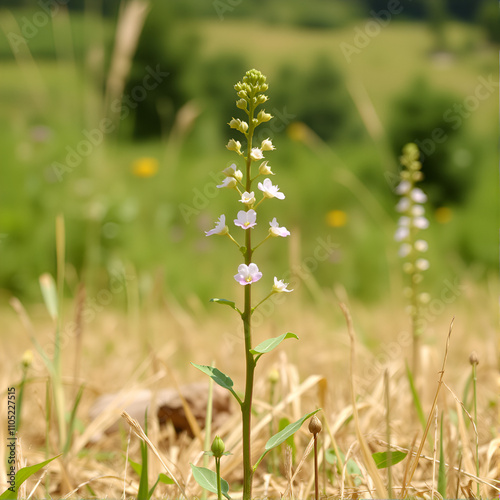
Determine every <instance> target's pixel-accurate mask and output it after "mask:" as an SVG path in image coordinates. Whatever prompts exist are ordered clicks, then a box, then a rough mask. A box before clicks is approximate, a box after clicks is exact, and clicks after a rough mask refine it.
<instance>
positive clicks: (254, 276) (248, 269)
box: [234, 264, 262, 285]
mask: <svg viewBox="0 0 500 500" xmlns="http://www.w3.org/2000/svg"><path fill="white" fill-rule="evenodd" d="M260 278H262V273H261V272H260V271H259V268H258V267H257V264H249V265H248V266H247V265H246V264H240V265H239V266H238V274H235V275H234V279H235V280H236V281H237V282H238V283H239V284H240V285H250V284H252V283H255V282H256V281H259V280H260Z"/></svg>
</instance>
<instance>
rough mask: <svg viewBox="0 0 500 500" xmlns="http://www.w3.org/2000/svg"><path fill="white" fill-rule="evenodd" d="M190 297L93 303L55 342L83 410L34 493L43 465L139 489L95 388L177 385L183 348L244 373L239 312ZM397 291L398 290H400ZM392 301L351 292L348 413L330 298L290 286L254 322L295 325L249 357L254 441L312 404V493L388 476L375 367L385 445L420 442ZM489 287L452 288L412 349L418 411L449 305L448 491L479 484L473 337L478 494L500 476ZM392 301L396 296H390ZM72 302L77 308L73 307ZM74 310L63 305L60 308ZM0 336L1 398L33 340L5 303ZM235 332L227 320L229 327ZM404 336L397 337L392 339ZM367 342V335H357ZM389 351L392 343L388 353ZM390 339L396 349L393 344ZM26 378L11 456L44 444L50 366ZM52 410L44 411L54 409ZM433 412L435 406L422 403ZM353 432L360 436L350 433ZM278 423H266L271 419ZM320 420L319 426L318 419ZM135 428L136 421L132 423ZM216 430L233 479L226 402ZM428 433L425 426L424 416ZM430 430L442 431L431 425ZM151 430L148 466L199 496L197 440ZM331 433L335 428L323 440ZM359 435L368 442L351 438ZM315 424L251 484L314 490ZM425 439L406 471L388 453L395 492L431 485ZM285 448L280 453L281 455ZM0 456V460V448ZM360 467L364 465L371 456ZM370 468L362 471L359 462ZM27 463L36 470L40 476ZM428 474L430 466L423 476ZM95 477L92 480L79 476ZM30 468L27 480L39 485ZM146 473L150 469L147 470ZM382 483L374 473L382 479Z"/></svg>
mask: <svg viewBox="0 0 500 500" xmlns="http://www.w3.org/2000/svg"><path fill="white" fill-rule="evenodd" d="M189 302H190V304H191V305H192V307H191V308H190V309H189V310H188V309H187V308H181V307H179V306H178V305H176V304H175V302H174V301H173V300H172V299H169V300H165V301H164V303H165V305H164V306H163V307H159V308H157V309H155V310H148V312H146V311H145V312H144V313H143V314H142V315H141V317H140V321H139V322H138V323H137V326H134V322H132V321H130V318H129V317H127V315H126V314H123V313H118V312H116V311H112V310H103V311H102V312H100V313H99V314H98V315H97V317H96V318H95V320H93V321H92V322H90V323H88V324H86V325H85V328H84V329H83V332H82V337H81V339H80V340H79V342H80V341H81V347H79V348H78V350H77V351H75V344H76V341H75V340H69V341H68V342H67V344H66V345H65V347H64V355H65V357H64V362H65V363H64V364H65V366H64V373H65V374H67V378H66V379H65V382H66V393H67V395H68V399H69V400H71V398H72V397H74V394H75V393H76V391H77V388H78V385H79V384H80V383H82V382H84V383H85V392H84V397H83V400H82V404H81V408H80V410H79V417H80V419H81V423H82V428H81V429H80V431H79V432H78V433H77V435H76V436H75V439H74V441H73V446H72V448H71V451H70V452H69V453H68V455H67V456H66V457H65V459H64V460H63V459H59V460H57V461H56V462H54V464H52V465H51V466H49V472H48V473H47V475H46V476H45V478H44V480H43V481H41V482H40V483H39V484H38V487H37V488H36V489H35V491H34V492H33V497H32V498H45V497H46V493H45V488H46V485H47V483H46V482H45V481H47V479H50V482H49V483H48V487H49V489H50V494H51V496H52V497H53V498H55V497H64V496H67V497H68V498H77V497H80V498H81V497H84V498H91V497H93V493H94V494H95V495H96V496H97V497H98V498H105V497H107V498H118V497H123V496H125V497H133V496H134V495H135V494H136V493H137V488H138V479H139V478H138V477H137V476H136V475H135V473H134V472H133V471H132V470H131V468H130V467H127V466H126V456H128V457H129V458H130V459H132V460H134V461H140V451H139V439H138V438H137V436H136V434H137V429H135V430H134V432H135V433H136V434H134V433H132V434H130V428H129V426H128V425H127V424H126V423H125V422H122V430H121V431H117V432H114V433H111V434H104V435H103V436H102V437H101V438H100V439H98V440H97V441H95V442H93V441H92V437H93V436H95V435H96V434H99V432H100V431H102V430H104V428H105V427H106V426H107V425H109V424H110V423H112V422H113V421H121V420H122V419H121V417H120V413H121V409H120V408H117V409H115V410H114V411H109V412H105V414H104V415H102V416H101V419H100V420H97V421H94V422H92V423H91V422H89V420H88V417H87V415H88V410H89V408H90V407H91V406H92V404H93V403H94V401H95V400H96V398H97V396H98V395H100V394H103V393H107V392H118V391H121V390H131V389H135V388H141V389H144V388H149V389H152V390H155V389H157V388H159V387H162V388H163V387H173V386H174V385H175V384H174V381H173V380H172V376H174V377H175V378H176V380H177V381H178V382H181V383H185V382H191V381H195V380H198V379H199V374H198V372H197V371H196V370H195V369H193V368H191V367H190V365H189V364H188V361H189V360H192V361H195V362H198V363H207V364H208V363H210V361H211V360H212V359H213V360H215V363H216V366H218V367H219V368H220V369H222V370H223V371H224V372H225V373H228V374H230V375H231V376H232V378H233V379H234V381H235V386H236V387H242V380H243V377H244V373H243V367H242V364H241V362H240V359H241V353H240V351H241V350H242V345H241V341H240V340H239V337H238V332H239V325H238V321H237V319H236V318H235V317H234V316H233V315H231V313H230V311H229V310H227V311H226V310H223V308H220V309H219V308H217V307H213V308H212V309H210V310H209V312H208V313H207V312H206V311H204V310H203V308H200V307H199V304H198V302H197V299H195V298H192V299H191V300H190V301H189ZM396 302H397V301H396ZM393 304H394V301H391V303H388V304H386V305H385V306H384V305H378V306H377V307H374V308H372V309H369V308H366V307H363V306H362V305H361V304H356V303H354V304H351V306H350V310H351V314H352V316H353V321H354V328H355V330H357V333H356V335H355V337H356V338H355V342H356V364H355V366H354V380H355V387H356V389H355V391H356V393H357V394H356V399H355V400H356V407H357V413H358V415H357V419H356V418H353V417H355V414H354V413H353V406H352V400H351V393H350V389H349V387H350V380H349V378H350V377H349V369H350V363H349V350H350V344H349V335H348V333H347V328H346V325H345V322H344V319H343V317H342V312H341V310H340V308H339V307H338V304H336V303H334V302H333V301H332V300H331V299H327V295H326V294H325V300H324V302H323V303H320V304H317V305H316V306H314V307H312V306H308V307H299V306H298V304H297V303H295V301H294V299H293V298H292V297H291V298H290V301H289V302H288V304H286V305H282V306H280V307H279V309H278V310H277V311H276V312H275V313H274V314H273V315H272V316H271V318H269V320H267V321H266V322H265V323H264V325H265V326H262V327H260V328H258V329H256V342H258V341H260V340H262V339H264V338H266V337H268V336H272V335H277V334H279V333H280V332H282V331H294V332H296V333H297V334H298V335H299V337H300V339H301V340H300V341H299V342H297V341H289V342H288V343H285V344H284V345H283V346H282V347H281V348H280V349H278V350H277V352H276V353H273V354H272V355H268V356H269V357H268V358H264V359H263V360H262V363H261V364H260V365H259V367H258V369H257V382H256V396H257V397H256V401H255V416H254V433H253V439H254V444H253V450H254V453H255V459H256V458H258V455H260V453H259V450H261V449H262V448H263V446H264V444H265V442H266V440H267V439H268V437H269V434H268V433H269V422H270V421H271V419H273V420H274V421H275V422H276V421H277V420H279V419H280V418H282V417H286V418H288V419H289V420H291V421H292V420H295V419H297V418H299V417H300V416H301V415H302V414H303V413H305V412H309V411H311V410H313V409H315V408H316V407H320V406H321V407H322V408H323V409H324V411H323V412H322V414H320V415H321V418H322V420H323V422H324V424H327V425H324V430H323V432H322V433H321V434H320V435H319V449H320V453H319V467H320V476H321V480H320V493H321V494H322V495H323V496H325V495H326V496H328V497H332V498H335V497H340V496H343V497H345V498H370V497H372V498H377V493H376V488H375V482H376V483H377V484H378V486H379V488H381V487H382V488H384V489H385V488H387V469H384V470H378V471H376V472H375V474H377V477H376V478H375V481H374V477H373V475H374V472H373V469H372V470H370V469H369V468H370V467H371V465H368V466H367V456H366V455H367V453H368V456H369V453H373V452H375V451H385V450H386V449H387V442H386V436H387V429H386V423H385V422H386V420H385V412H386V404H385V402H384V401H385V386H384V372H385V371H386V370H387V372H388V374H389V385H390V408H391V413H390V422H391V446H392V449H393V450H405V451H407V450H412V456H413V457H415V456H416V450H417V448H419V446H420V445H421V444H422V436H423V429H422V426H421V425H420V423H419V422H418V420H417V416H416V413H415V410H414V405H413V402H412V397H411V392H410V389H409V385H408V380H407V378H406V375H405V368H404V357H405V356H407V355H408V353H409V349H410V345H409V344H408V345H404V342H401V339H404V336H401V332H402V331H403V330H404V329H405V327H406V322H407V320H406V317H405V316H404V315H403V314H400V313H397V312H395V311H398V310H402V309H401V308H402V304H397V307H396V308H394V307H393ZM493 304H494V301H493V300H492V298H491V296H490V295H489V294H488V293H487V292H486V291H485V290H484V289H480V288H479V287H477V286H474V285H470V286H468V287H466V288H465V293H464V294H463V295H462V296H461V297H459V298H457V299H456V301H455V302H454V303H452V304H450V305H448V306H446V309H445V311H443V312H442V313H441V314H440V315H439V316H437V317H436V319H435V320H434V321H433V322H432V323H430V324H429V327H430V328H429V332H431V335H429V336H428V338H427V343H426V345H424V347H423V352H422V359H423V364H422V376H421V378H420V379H419V380H418V381H417V385H418V388H419V391H420V395H421V399H422V405H423V408H424V412H425V413H426V415H428V414H429V413H430V412H431V407H432V403H433V400H434V397H435V395H436V390H437V387H438V381H439V377H440V373H439V371H440V369H441V365H442V363H443V356H444V350H445V344H446V336H447V333H448V325H449V322H450V320H451V318H452V316H453V315H455V316H456V320H455V325H454V330H453V334H452V336H451V341H450V347H449V352H448V361H447V366H446V370H445V373H444V378H443V381H444V383H445V384H446V385H445V386H443V387H442V390H441V392H440V394H439V397H438V398H437V408H438V412H439V414H440V415H441V413H442V414H444V436H443V439H444V449H445V457H446V464H447V465H446V470H447V479H448V486H447V495H448V496H449V497H455V495H456V494H457V492H458V496H459V497H461V498H463V497H470V496H471V495H472V494H473V493H475V491H476V475H475V470H476V468H475V432H474V426H473V425H471V422H470V419H469V416H468V415H467V413H466V411H465V409H464V408H463V406H462V405H466V406H467V407H468V408H469V409H470V408H471V406H470V401H471V400H470V394H469V396H468V397H467V401H462V399H463V397H464V396H463V394H464V388H465V386H466V382H467V379H468V377H469V374H470V371H471V370H470V365H469V361H468V358H469V354H470V352H471V351H472V350H475V351H476V352H477V353H478V355H479V359H480V364H479V366H478V408H479V411H478V415H479V422H478V438H479V454H480V479H479V482H480V484H481V495H482V496H483V497H487V498H490V497H491V498H493V497H496V496H497V495H498V492H497V489H498V488H500V483H499V481H498V478H499V477H500V437H499V431H498V429H499V427H498V426H499V419H498V394H499V390H498V382H499V379H498V365H497V347H498V343H497V338H496V330H495V319H494V315H493V314H491V313H490V312H489V311H493V310H494V305H493ZM400 306H401V307H400ZM77 309H78V308H77ZM68 310H70V308H68ZM30 314H31V317H32V320H33V323H34V325H35V328H36V331H37V338H38V340H39V341H40V342H41V343H42V345H46V344H47V342H49V339H50V338H51V337H52V334H53V332H52V325H51V324H50V322H49V321H48V320H47V318H46V315H45V313H44V312H43V310H42V309H41V308H36V307H35V308H32V310H31V311H30ZM4 317H5V319H6V320H7V328H5V329H4V335H5V337H6V338H7V339H10V340H12V339H14V338H15V339H18V340H16V342H12V341H10V342H8V343H7V345H6V349H5V351H6V352H5V354H6V356H5V360H4V369H3V370H2V376H1V379H0V383H1V386H0V387H1V390H2V405H3V406H4V407H6V401H5V393H6V388H7V387H9V386H12V385H14V384H16V383H17V382H18V381H19V378H20V373H21V372H20V368H19V360H20V359H21V356H22V353H23V350H24V349H25V348H28V347H30V346H29V342H28V340H27V335H25V333H24V332H23V327H22V326H21V324H20V321H19V319H18V318H17V317H16V316H15V314H14V313H13V312H11V311H5V314H4ZM232 330H234V331H235V332H236V333H235V334H233V333H232V332H231V331H232ZM398 338H399V339H400V350H399V351H398V349H397V345H398V344H397V343H394V342H395V340H396V342H397V339H398ZM367 345H371V346H372V347H371V348H370V349H369V348H367V347H366V346H367ZM75 352H79V353H81V354H80V356H81V359H80V360H79V363H80V367H79V373H80V376H79V378H78V379H77V381H76V382H77V384H76V385H75V378H74V365H75V360H74V353H75ZM387 352H389V353H390V354H389V355H387V354H384V353H387ZM391 353H392V354H391ZM273 367H276V368H277V369H278V371H279V373H280V381H279V383H278V385H277V390H276V393H277V394H276V396H277V401H278V402H276V403H275V404H274V405H273V406H270V404H269V382H268V379H267V375H268V373H269V371H270V370H271V368H273ZM30 375H31V377H30V380H29V382H28V385H27V387H26V392H25V403H24V405H25V406H24V410H23V422H22V427H21V431H20V433H19V442H20V446H19V447H18V458H19V460H20V464H21V465H23V464H25V463H27V464H29V465H32V464H35V463H38V462H40V461H42V460H43V459H44V458H45V451H44V450H45V442H46V439H45V413H46V408H45V406H46V405H45V397H46V396H45V394H46V384H47V374H46V372H45V369H44V368H43V367H42V365H41V364H40V363H39V362H35V363H34V365H33V367H32V369H31V371H30ZM4 415H5V412H3V414H2V420H3V421H2V422H1V428H2V431H1V432H5V431H4V429H6V423H5V421H4V419H5V416H4ZM52 416H54V415H53V414H52ZM432 422H434V413H433V414H432ZM356 427H358V432H360V433H361V435H362V436H363V439H362V441H360V440H359V438H360V435H359V434H358V435H357V429H356ZM275 428H276V424H275ZM327 429H328V430H329V431H328V430H327ZM139 432H140V431H139ZM212 433H213V434H215V433H218V434H219V435H221V437H222V438H223V439H224V440H225V442H226V449H227V450H230V451H231V452H232V453H233V455H231V456H229V457H224V459H223V460H222V475H223V477H225V478H226V479H227V480H228V481H229V483H230V485H231V486H232V487H233V488H234V489H233V490H231V491H232V493H233V496H238V494H239V493H238V491H236V490H237V486H238V482H239V481H240V480H241V474H242V472H241V441H240V416H239V414H238V413H237V408H236V405H235V406H234V412H233V414H232V415H231V416H230V417H229V418H228V419H227V420H226V421H225V422H224V423H223V424H222V426H221V427H220V428H216V429H213V430H212ZM429 434H430V435H431V436H434V434H435V429H434V423H432V425H431V428H430V431H429ZM438 435H439V434H438ZM149 439H150V441H151V444H152V445H153V446H154V448H155V449H157V450H158V454H159V456H160V457H161V459H162V461H163V462H164V464H163V465H162V464H161V462H160V460H159V459H158V458H157V457H155V455H153V454H150V462H151V469H150V471H151V478H152V479H153V477H154V478H156V476H157V474H158V473H159V472H166V471H165V468H168V470H169V471H170V475H172V476H173V477H174V478H175V480H176V481H178V483H179V485H180V486H181V488H182V489H184V490H185V492H186V495H187V496H188V497H193V496H199V495H200V494H201V490H200V488H199V487H198V486H197V485H196V483H195V482H194V480H193V478H192V475H191V471H190V466H189V464H190V463H194V464H198V465H201V464H202V447H201V445H200V442H199V440H197V439H192V438H190V437H188V436H187V435H186V434H180V435H176V434H175V431H174V430H173V428H172V427H171V426H169V425H167V426H166V427H161V428H158V426H155V425H151V426H150V432H149ZM332 439H333V440H334V441H333V442H332ZM363 442H365V445H363V446H366V449H365V453H363V451H362V447H361V446H360V443H363ZM49 443H50V452H49V455H50V456H53V455H56V454H57V453H58V452H59V450H58V445H57V426H56V425H55V423H54V422H52V423H51V431H50V437H49ZM310 443H311V435H310V434H309V433H308V432H307V426H306V425H304V426H303V428H302V429H301V431H300V432H299V433H298V434H297V435H296V438H295V444H296V447H297V449H296V455H295V457H294V461H293V462H291V461H290V460H291V458H290V457H289V454H288V455H287V453H286V450H285V449H284V450H281V451H280V454H281V455H280V467H279V471H278V472H277V473H275V474H270V473H269V472H268V466H269V464H266V463H263V464H262V465H261V466H260V468H259V470H258V472H257V474H256V478H255V491H254V495H255V497H256V498H261V497H265V496H268V497H273V498H279V497H280V496H281V495H283V494H284V493H285V492H286V496H293V497H294V498H306V497H311V495H312V494H313V492H314V483H313V477H312V467H313V463H312V457H311V456H309V457H308V458H307V459H306V460H305V461H301V459H302V458H303V455H304V450H306V448H307V447H308V445H309V448H308V449H310ZM333 446H336V447H337V448H338V449H339V450H340V451H341V452H343V453H344V454H345V455H347V456H348V457H349V458H352V459H353V460H354V462H356V464H357V465H358V467H359V469H360V471H361V475H360V476H359V477H355V476H352V475H351V474H349V471H348V470H347V469H346V468H345V467H344V468H343V469H339V470H337V468H336V467H335V466H332V465H330V464H328V463H326V462H325V459H324V458H325V450H327V449H328V448H332V447H333ZM434 455H435V453H434V449H433V448H432V447H431V445H430V443H429V442H428V440H427V441H426V442H425V443H423V445H422V450H421V455H420V459H419V460H418V464H416V465H415V471H414V474H413V477H412V479H411V481H410V480H409V478H410V477H411V476H410V472H409V471H410V467H411V465H409V464H408V460H407V459H405V460H404V461H403V462H401V463H399V464H397V465H395V466H394V467H392V470H391V472H392V487H393V493H394V496H395V497H399V496H400V494H401V488H402V486H403V484H404V482H405V477H406V481H407V482H408V483H409V484H408V485H407V493H408V495H410V496H411V495H415V494H416V493H417V492H418V494H419V495H426V496H429V495H430V494H431V492H432V491H435V490H436V484H435V477H436V474H437V473H436V472H434V468H436V470H437V464H436V463H435V462H436V460H435V457H434ZM287 456H288V458H287ZM1 462H2V464H3V463H4V460H2V461H1ZM367 467H368V468H367ZM368 471H369V472H368ZM0 473H1V474H2V476H1V479H0V480H1V482H2V483H4V482H5V470H4V469H2V470H0ZM38 477H39V475H38V476H36V478H38ZM433 478H434V480H433ZM85 483H88V485H89V486H90V487H91V490H90V489H88V487H87V486H86V485H85ZM36 484H37V483H36V479H30V480H29V481H28V484H27V488H26V493H27V494H29V493H30V492H31V491H32V490H33V489H34V488H35V485H36ZM151 484H152V483H151ZM381 485H382V486H381ZM156 495H158V498H160V497H168V498H177V497H179V496H180V495H181V493H180V490H179V489H178V488H177V487H175V486H165V485H160V486H159V487H158V489H157V492H156V493H155V496H156Z"/></svg>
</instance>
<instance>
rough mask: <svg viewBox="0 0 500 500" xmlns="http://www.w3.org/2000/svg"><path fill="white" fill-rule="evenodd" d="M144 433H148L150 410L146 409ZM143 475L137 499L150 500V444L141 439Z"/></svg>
mask: <svg viewBox="0 0 500 500" xmlns="http://www.w3.org/2000/svg"><path fill="white" fill-rule="evenodd" d="M144 433H145V434H146V436H147V435H148V410H147V409H146V413H145V417H144ZM141 461H142V467H141V477H140V479H139V491H138V492H137V500H149V485H148V445H147V444H146V443H145V442H144V441H142V440H141Z"/></svg>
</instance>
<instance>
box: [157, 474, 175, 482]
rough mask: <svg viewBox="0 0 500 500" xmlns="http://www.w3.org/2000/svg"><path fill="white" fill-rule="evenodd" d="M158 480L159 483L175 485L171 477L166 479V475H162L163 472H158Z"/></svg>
mask: <svg viewBox="0 0 500 500" xmlns="http://www.w3.org/2000/svg"><path fill="white" fill-rule="evenodd" d="M158 480H159V481H160V483H163V484H175V481H174V480H173V479H172V478H171V477H168V476H167V475H165V474H163V472H160V475H159V476H158Z"/></svg>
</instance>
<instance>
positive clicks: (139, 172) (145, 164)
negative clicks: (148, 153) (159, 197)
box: [132, 157, 159, 178]
mask: <svg viewBox="0 0 500 500" xmlns="http://www.w3.org/2000/svg"><path fill="white" fill-rule="evenodd" d="M158 167H159V163H158V160H157V159H156V158H150V157H144V158H138V159H137V160H135V161H134V163H132V173H133V174H134V175H135V176H136V177H142V178H147V177H153V176H155V175H156V174H157V172H158Z"/></svg>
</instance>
